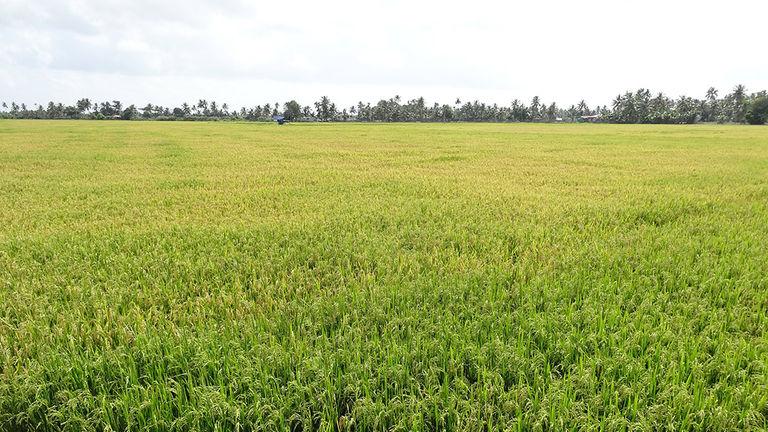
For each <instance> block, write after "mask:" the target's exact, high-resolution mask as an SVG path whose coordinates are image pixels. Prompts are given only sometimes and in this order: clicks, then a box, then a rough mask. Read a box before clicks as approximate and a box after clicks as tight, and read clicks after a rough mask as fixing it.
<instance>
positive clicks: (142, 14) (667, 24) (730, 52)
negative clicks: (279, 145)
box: [0, 0, 768, 105]
mask: <svg viewBox="0 0 768 432" xmlns="http://www.w3.org/2000/svg"><path fill="white" fill-rule="evenodd" d="M0 11H2V12H0V40H2V41H3V42H2V44H0V78H2V80H1V81H0V99H2V100H11V99H13V100H18V101H25V102H28V103H31V102H35V101H37V102H43V101H47V100H48V99H56V100H61V101H65V102H69V101H73V100H75V99H76V98H79V97H91V98H95V99H99V100H103V99H114V98H120V99H122V100H124V101H126V102H128V103H144V102H147V101H152V102H155V103H161V104H178V103H181V102H182V101H184V100H188V101H191V100H194V99H197V98H207V99H216V100H219V101H227V102H229V103H230V104H232V105H253V104H256V103H259V104H261V103H264V102H266V101H275V100H280V101H284V100H286V99H289V98H296V99H298V100H300V101H301V102H303V103H305V104H309V103H311V101H312V100H314V99H315V98H317V97H319V96H320V95H323V94H328V95H330V96H331V97H332V98H333V99H335V100H337V101H339V102H340V103H342V104H344V105H349V104H352V103H354V102H355V101H357V100H358V99H363V100H370V101H375V100H377V99H379V98H385V97H391V96H393V95H394V94H400V95H402V96H403V97H404V98H410V97H415V96H418V95H424V96H425V97H427V98H428V99H429V100H430V101H434V100H436V99H437V100H439V101H441V102H451V101H453V99H455V98H456V97H461V98H462V99H474V98H481V99H483V100H487V101H490V102H497V103H504V104H506V103H508V102H509V101H510V100H511V99H513V98H521V99H529V98H530V97H532V96H533V95H535V94H538V95H540V96H542V98H543V99H544V100H545V101H551V100H557V101H558V102H559V103H562V104H569V103H574V102H576V101H578V100H579V99H581V98H586V99H587V100H588V101H590V102H591V103H593V104H594V103H601V104H602V103H609V102H610V100H611V98H612V97H613V96H614V95H615V94H616V93H618V92H620V91H623V90H627V89H634V88H638V87H648V88H651V89H652V90H657V91H658V90H661V91H665V92H667V93H669V94H671V95H673V96H676V95H679V94H682V93H685V94H690V95H693V96H702V95H703V93H704V91H705V90H706V88H707V87H709V86H710V85H715V86H717V87H719V88H721V89H722V90H727V89H729V88H730V87H732V86H733V85H734V84H736V83H744V84H746V85H747V87H748V88H750V89H753V90H757V89H762V88H766V87H768V56H765V54H764V53H763V51H764V50H765V35H764V33H765V30H764V25H763V22H762V21H763V20H764V17H765V16H768V3H766V2H765V1H764V0H732V1H730V2H728V3H723V2H706V1H693V0H678V1H668V0H667V1H662V0H649V1H645V2H642V3H640V2H616V1H608V0H585V1H583V2H573V1H565V0H551V1H549V2H520V1H513V2H511V1H501V0H498V1H477V2H465V1H462V2H451V1H432V0H430V1H420V2H412V1H405V0H389V1H384V0H374V1H366V2H360V1H346V0H328V1H324V2H315V1H305V0H295V1H293V2H263V1H261V2H247V1H240V0H226V1H216V2H214V1H209V2H206V1H179V0H172V1H163V2H153V1H149V0H134V1H131V2H122V1H118V0H100V1H85V0H79V1H78V0H59V1H53V0H39V1H36V2H28V1H22V0H0Z"/></svg>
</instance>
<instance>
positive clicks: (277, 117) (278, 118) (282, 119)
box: [272, 115, 285, 125]
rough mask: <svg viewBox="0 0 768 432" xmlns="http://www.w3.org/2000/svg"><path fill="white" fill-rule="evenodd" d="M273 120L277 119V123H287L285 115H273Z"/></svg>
mask: <svg viewBox="0 0 768 432" xmlns="http://www.w3.org/2000/svg"><path fill="white" fill-rule="evenodd" d="M272 120H274V121H276V122H277V124H279V125H281V124H285V116H281V115H276V116H272Z"/></svg>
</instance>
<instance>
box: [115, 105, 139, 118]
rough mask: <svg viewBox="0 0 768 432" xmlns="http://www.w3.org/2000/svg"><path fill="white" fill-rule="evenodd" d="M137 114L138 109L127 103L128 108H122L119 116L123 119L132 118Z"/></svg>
mask: <svg viewBox="0 0 768 432" xmlns="http://www.w3.org/2000/svg"><path fill="white" fill-rule="evenodd" d="M138 116H139V110H137V109H136V106H134V105H129V106H128V108H126V109H125V110H123V112H122V113H121V114H120V118H121V119H123V120H133V119H135V118H137V117H138Z"/></svg>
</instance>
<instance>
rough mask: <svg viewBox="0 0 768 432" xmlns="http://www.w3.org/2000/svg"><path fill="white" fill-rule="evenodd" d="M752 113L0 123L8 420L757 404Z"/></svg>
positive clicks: (92, 422) (766, 349)
mask: <svg viewBox="0 0 768 432" xmlns="http://www.w3.org/2000/svg"><path fill="white" fill-rule="evenodd" d="M767 332H768V128H760V127H738V126H713V125H702V126H618V125H532V124H525V125H523V124H519V125H499V124H446V125H436V124H381V125H376V124H361V125H358V124H291V125H288V126H285V127H278V126H276V125H264V124H233V123H160V122H76V121H75V122H67V121H54V122H47V121H2V122H0V430H8V431H18V430H72V431H81V430H83V431H87V430H95V431H107V430H147V431H149V430H152V431H165V430H179V431H181V430H184V431H186V430H221V431H224V430H235V431H247V430H293V431H299V430H301V431H309V430H323V431H331V430H356V431H367V430H402V431H408V430H413V431H431V430H649V431H651V430H654V431H658V430H759V429H766V428H768V333H767Z"/></svg>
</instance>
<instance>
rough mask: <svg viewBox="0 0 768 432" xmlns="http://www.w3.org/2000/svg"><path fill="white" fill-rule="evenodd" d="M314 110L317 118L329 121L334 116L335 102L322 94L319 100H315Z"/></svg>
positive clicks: (335, 113)
mask: <svg viewBox="0 0 768 432" xmlns="http://www.w3.org/2000/svg"><path fill="white" fill-rule="evenodd" d="M315 112H316V113H317V119H318V120H320V121H331V120H334V119H335V118H336V115H337V111H336V104H334V103H333V102H331V100H330V99H329V98H328V96H323V97H322V98H320V100H319V101H317V102H315Z"/></svg>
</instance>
